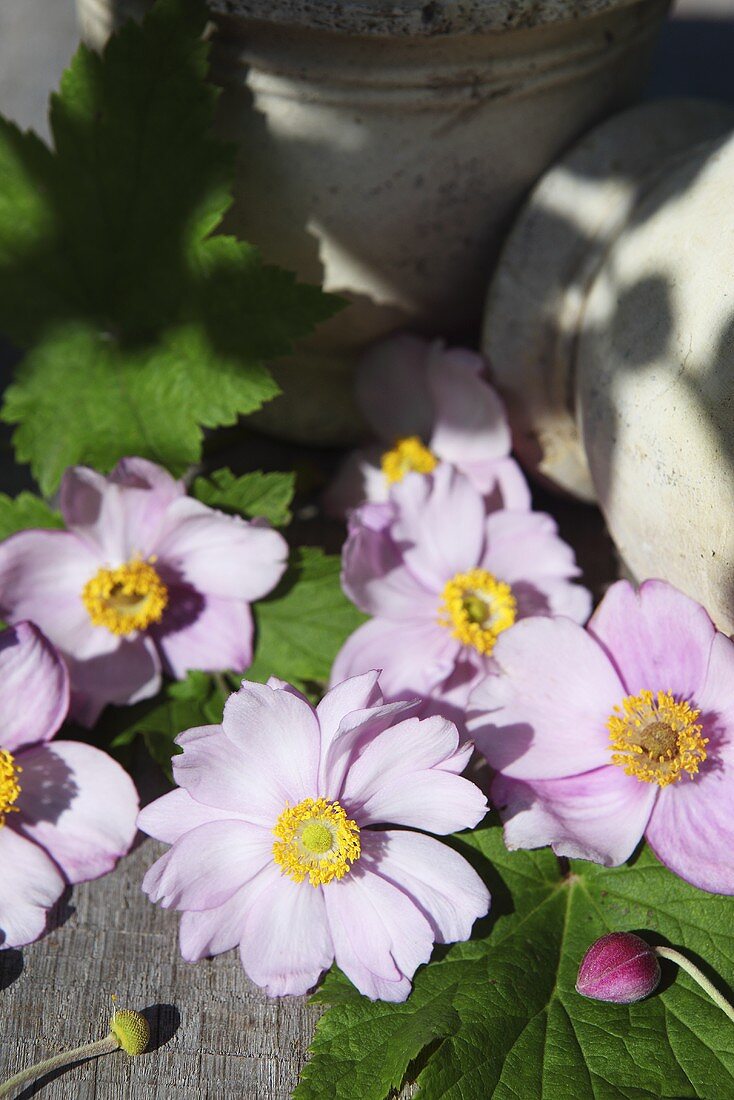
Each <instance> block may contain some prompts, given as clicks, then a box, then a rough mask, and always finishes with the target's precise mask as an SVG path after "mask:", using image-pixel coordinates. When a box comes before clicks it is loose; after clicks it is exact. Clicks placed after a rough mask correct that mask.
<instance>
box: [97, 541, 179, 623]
mask: <svg viewBox="0 0 734 1100" xmlns="http://www.w3.org/2000/svg"><path fill="white" fill-rule="evenodd" d="M154 560H155V559H154V558H151V559H149V560H148V561H141V560H140V559H139V558H133V559H132V561H129V562H126V563H125V565H118V566H117V568H116V569H107V568H102V569H100V570H99V572H98V573H97V574H96V575H95V576H94V577H92V579H91V580H90V581H87V583H86V584H85V585H84V588H83V590H82V600H83V601H84V606H85V607H86V609H87V611H88V613H89V618H90V619H91V620H92V622H93V623H94V625H95V626H105V627H107V629H108V630H109V631H111V632H112V633H113V634H132V632H133V631H134V630H145V629H146V628H147V627H149V626H150V625H151V623H157V622H160V620H161V617H162V615H163V612H164V611H165V609H166V605H167V604H168V589H167V588H166V586H165V584H164V583H163V581H162V580H161V578H160V577H159V576H158V574H157V572H156V571H155V569H154V568H153V566H152V565H151V561H154Z"/></svg>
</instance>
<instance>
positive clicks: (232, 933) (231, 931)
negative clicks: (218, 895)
mask: <svg viewBox="0 0 734 1100" xmlns="http://www.w3.org/2000/svg"><path fill="white" fill-rule="evenodd" d="M251 888H252V883H251V882H248V883H246V884H245V885H244V886H241V887H240V889H239V890H236V891H235V893H234V894H232V897H231V898H228V899H227V901H225V902H223V903H222V905H217V906H215V907H214V908H213V909H202V910H191V911H190V912H188V913H183V914H182V915H181V923H180V926H179V942H180V944H181V954H182V955H183V957H184V959H186V961H187V962H198V960H199V959H203V958H205V957H206V956H208V955H221V953H222V952H223V951H230V950H231V949H232V948H233V947H236V946H237V944H238V943H239V942H240V940H241V939H242V927H243V925H244V922H245V915H246V912H247V910H246V898H247V894H248V891H249V890H251Z"/></svg>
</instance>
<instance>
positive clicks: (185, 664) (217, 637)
mask: <svg viewBox="0 0 734 1100" xmlns="http://www.w3.org/2000/svg"><path fill="white" fill-rule="evenodd" d="M169 596H170V604H169V606H168V607H167V608H166V612H165V614H164V616H163V619H162V621H161V623H160V624H159V625H158V626H155V627H152V628H151V630H150V635H151V637H153V638H154V639H155V641H156V642H157V644H158V648H159V650H160V652H161V655H162V657H163V665H164V668H165V670H166V672H168V674H169V675H170V676H173V677H175V679H177V680H184V679H185V678H186V673H187V672H188V670H189V669H192V668H197V669H203V670H204V671H206V672H219V671H222V670H227V669H231V670H232V671H234V672H244V671H245V669H246V668H248V666H249V665H250V664H251V663H252V638H253V625H252V612H251V611H250V606H249V604H247V603H245V601H244V600H227V599H223V598H221V597H220V596H204V595H202V594H201V593H199V592H196V591H195V590H193V589H186V588H183V587H177V588H173V587H172V588H170V589H169Z"/></svg>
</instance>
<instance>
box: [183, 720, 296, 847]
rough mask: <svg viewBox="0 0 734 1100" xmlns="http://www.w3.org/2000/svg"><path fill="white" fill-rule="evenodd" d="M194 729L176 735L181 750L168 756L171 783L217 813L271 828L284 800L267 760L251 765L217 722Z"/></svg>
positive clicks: (249, 760)
mask: <svg viewBox="0 0 734 1100" xmlns="http://www.w3.org/2000/svg"><path fill="white" fill-rule="evenodd" d="M193 732H194V734H195V735H194V736H190V735H191V734H192V731H191V730H188V731H187V732H186V734H183V735H181V736H180V737H177V738H176V741H177V743H178V744H179V745H181V746H182V747H183V750H184V751H183V752H182V753H179V754H178V755H177V756H174V757H173V760H172V766H173V777H174V780H175V782H176V783H178V785H179V786H180V787H183V788H184V790H186V791H188V793H189V794H190V795H191V797H192V798H193V799H195V800H196V801H197V802H201V803H202V804H203V805H204V806H207V807H209V806H211V807H213V808H215V809H216V810H218V811H222V814H221V816H226V817H228V818H230V817H236V818H242V819H244V820H246V821H248V822H252V823H254V824H257V825H263V826H265V827H267V828H272V827H273V825H274V824H275V822H276V820H277V818H278V815H279V814H280V813H281V812H282V811H283V808H284V800H283V792H282V791H281V790H280V788H279V786H278V784H277V782H276V781H275V780H272V779H271V777H270V769H269V768H268V766H267V762H265V764H263V763H262V762H260V763H258V765H257V766H256V767H254V768H253V767H252V761H251V758H250V756H249V755H248V754H245V753H244V752H243V751H242V749H241V748H240V746H239V745H235V744H234V743H233V742H232V741H230V739H229V737H227V735H226V733H225V732H224V730H223V729H222V727H221V726H209V727H206V726H205V727H199V729H198V730H197V731H193ZM291 804H293V803H292V800H291ZM217 816H220V815H219V814H218V815H217Z"/></svg>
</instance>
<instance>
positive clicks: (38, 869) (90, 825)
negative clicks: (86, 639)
mask: <svg viewBox="0 0 734 1100" xmlns="http://www.w3.org/2000/svg"><path fill="white" fill-rule="evenodd" d="M68 705H69V682H68V674H67V671H66V667H65V665H64V663H63V661H62V660H61V658H60V657H59V656H58V654H57V653H56V651H55V650H54V648H53V646H51V645H50V643H49V642H48V641H47V640H46V638H44V636H43V634H41V632H40V630H38V629H37V627H35V626H34V625H33V624H32V623H26V622H22V623H17V624H16V625H15V626H12V627H9V628H8V629H7V630H4V631H2V633H0V867H2V877H1V878H0V948H4V947H22V946H23V945H24V944H27V943H31V941H32V940H35V939H37V938H38V937H39V936H40V935H41V934H42V933H43V931H44V928H45V926H46V915H47V911H48V910H49V909H50V908H51V907H52V906H53V904H54V902H55V901H56V900H57V899H58V898H59V896H60V895H61V893H62V892H63V890H64V888H65V886H66V884H67V883H75V882H86V881H87V880H88V879H93V878H98V877H99V876H100V875H104V874H105V873H106V872H107V871H110V870H111V869H112V868H113V867H114V865H115V863H116V861H117V860H118V858H119V857H120V856H122V855H124V854H125V852H127V851H128V849H129V848H130V845H131V844H132V841H133V837H134V836H135V818H136V816H137V813H138V797H137V794H136V791H135V787H134V786H133V784H132V781H131V780H130V778H129V777H128V776H127V775H126V773H125V772H124V771H123V770H122V768H121V767H120V765H119V764H117V763H115V761H114V760H112V759H111V758H110V757H109V756H107V754H106V753H104V752H101V751H100V750H99V749H95V748H93V747H92V746H91V745H83V744H80V743H79V742H77V741H54V742H53V743H52V744H48V742H49V740H50V738H52V737H53V735H54V734H55V733H56V731H57V730H58V728H59V726H60V725H61V723H62V722H63V720H64V718H65V717H66V711H67V708H68Z"/></svg>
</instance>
